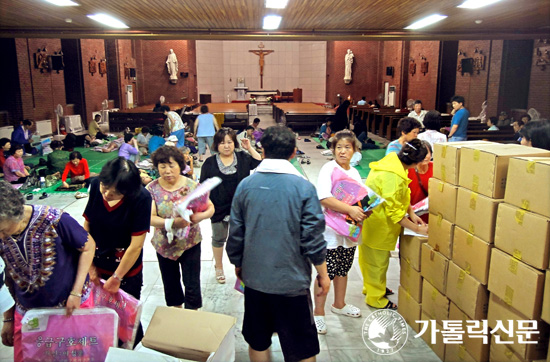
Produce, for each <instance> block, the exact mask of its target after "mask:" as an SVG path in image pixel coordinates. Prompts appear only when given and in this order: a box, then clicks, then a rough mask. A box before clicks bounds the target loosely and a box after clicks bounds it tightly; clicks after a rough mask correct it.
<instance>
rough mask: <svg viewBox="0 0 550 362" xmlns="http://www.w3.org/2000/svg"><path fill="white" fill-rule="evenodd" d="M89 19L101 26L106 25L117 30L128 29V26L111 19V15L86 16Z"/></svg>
mask: <svg viewBox="0 0 550 362" xmlns="http://www.w3.org/2000/svg"><path fill="white" fill-rule="evenodd" d="M88 17H89V18H90V19H93V20H95V21H97V22H98V23H101V24H103V25H107V26H109V27H111V28H117V29H127V28H129V26H128V25H126V24H124V23H123V22H122V21H120V20H118V19H115V18H113V17H112V16H111V15H107V14H101V13H100V14H92V15H88Z"/></svg>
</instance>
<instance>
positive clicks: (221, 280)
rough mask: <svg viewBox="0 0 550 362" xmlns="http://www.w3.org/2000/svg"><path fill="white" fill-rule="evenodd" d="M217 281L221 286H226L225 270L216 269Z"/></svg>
mask: <svg viewBox="0 0 550 362" xmlns="http://www.w3.org/2000/svg"><path fill="white" fill-rule="evenodd" d="M216 281H217V282H218V283H220V284H225V274H224V273H223V269H218V268H216Z"/></svg>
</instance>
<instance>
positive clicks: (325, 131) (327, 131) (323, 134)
mask: <svg viewBox="0 0 550 362" xmlns="http://www.w3.org/2000/svg"><path fill="white" fill-rule="evenodd" d="M363 98H364V97H363ZM331 124H332V121H331V120H330V118H329V119H327V121H326V122H325V123H323V124H322V125H321V129H320V130H319V139H320V140H328V139H329V138H330V135H331V134H332V129H331V128H330V125H331Z"/></svg>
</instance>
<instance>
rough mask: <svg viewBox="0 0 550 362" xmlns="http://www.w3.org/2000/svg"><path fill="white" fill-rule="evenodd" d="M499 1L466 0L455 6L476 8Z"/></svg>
mask: <svg viewBox="0 0 550 362" xmlns="http://www.w3.org/2000/svg"><path fill="white" fill-rule="evenodd" d="M499 1H500V0H466V1H464V2H463V3H462V4H460V5H458V6H457V8H463V9H478V8H482V7H484V6H487V5H491V4H494V3H496V2H499Z"/></svg>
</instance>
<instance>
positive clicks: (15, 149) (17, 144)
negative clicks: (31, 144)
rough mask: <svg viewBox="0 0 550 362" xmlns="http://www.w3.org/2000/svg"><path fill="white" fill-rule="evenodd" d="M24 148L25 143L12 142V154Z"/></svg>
mask: <svg viewBox="0 0 550 362" xmlns="http://www.w3.org/2000/svg"><path fill="white" fill-rule="evenodd" d="M22 149H23V145H21V144H19V143H12V145H11V148H10V154H12V155H13V154H14V153H15V151H18V150H22Z"/></svg>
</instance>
